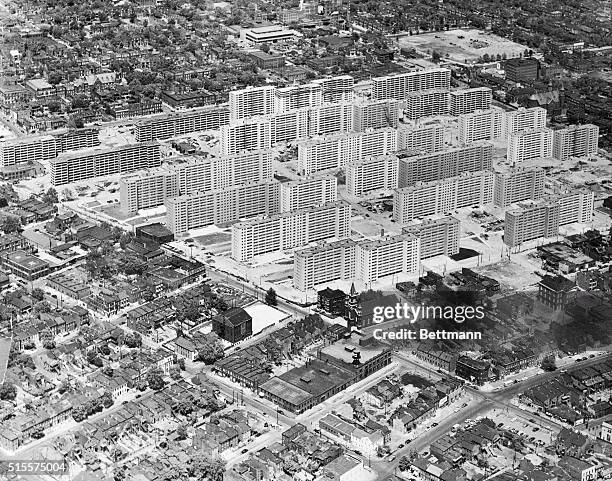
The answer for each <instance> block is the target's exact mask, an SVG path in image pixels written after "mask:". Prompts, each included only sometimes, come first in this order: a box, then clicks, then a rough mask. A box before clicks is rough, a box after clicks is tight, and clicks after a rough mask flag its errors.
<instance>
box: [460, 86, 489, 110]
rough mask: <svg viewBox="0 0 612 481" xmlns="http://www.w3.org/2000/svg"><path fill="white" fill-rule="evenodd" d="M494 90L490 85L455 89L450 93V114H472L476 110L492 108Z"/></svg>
mask: <svg viewBox="0 0 612 481" xmlns="http://www.w3.org/2000/svg"><path fill="white" fill-rule="evenodd" d="M492 100H493V92H492V91H491V89H490V88H488V87H476V88H473V89H463V90H454V91H452V92H451V93H450V114H451V115H455V116H457V115H462V114H471V113H472V112H475V111H476V110H487V109H490V108H491V101H492Z"/></svg>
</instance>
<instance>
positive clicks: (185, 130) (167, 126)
mask: <svg viewBox="0 0 612 481" xmlns="http://www.w3.org/2000/svg"><path fill="white" fill-rule="evenodd" d="M228 123H229V109H228V108H227V107H203V108H198V109H191V110H186V111H182V112H172V113H169V114H160V115H156V116H153V117H150V118H147V119H139V120H138V121H137V122H135V124H134V135H135V137H136V141H137V142H149V141H151V140H163V139H170V138H172V137H177V136H179V135H185V134H191V133H193V132H202V131H207V130H219V129H220V128H221V126H223V125H227V124H228Z"/></svg>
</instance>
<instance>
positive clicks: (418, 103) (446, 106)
mask: <svg viewBox="0 0 612 481" xmlns="http://www.w3.org/2000/svg"><path fill="white" fill-rule="evenodd" d="M449 113H450V92H449V91H448V90H441V89H432V90H423V91H419V92H410V93H407V94H406V96H405V98H404V115H405V116H406V118H408V119H410V120H416V119H420V118H421V117H429V116H432V115H448V114H449Z"/></svg>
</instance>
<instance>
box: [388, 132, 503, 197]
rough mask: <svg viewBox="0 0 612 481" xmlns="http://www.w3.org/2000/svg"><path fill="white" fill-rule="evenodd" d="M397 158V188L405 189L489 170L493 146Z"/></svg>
mask: <svg viewBox="0 0 612 481" xmlns="http://www.w3.org/2000/svg"><path fill="white" fill-rule="evenodd" d="M398 158H399V164H398V187H408V186H410V185H414V184H416V183H417V182H431V181H434V180H441V179H446V178H448V177H454V176H457V175H459V174H461V173H463V172H476V171H480V170H488V169H491V166H492V164H493V146H492V145H491V144H484V143H482V144H473V145H468V146H466V147H457V148H453V149H448V150H443V151H440V152H433V153H429V154H421V155H410V154H409V153H407V154H404V153H399V154H398Z"/></svg>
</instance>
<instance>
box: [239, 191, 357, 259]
mask: <svg viewBox="0 0 612 481" xmlns="http://www.w3.org/2000/svg"><path fill="white" fill-rule="evenodd" d="M350 219H351V206H350V204H348V203H346V202H343V201H338V202H332V203H331V204H325V205H322V206H319V207H309V208H306V209H301V210H296V211H293V212H286V213H283V214H278V215H274V216H271V217H266V218H263V219H254V220H249V221H245V222H240V223H237V224H234V225H233V226H232V257H233V258H234V259H236V260H237V261H239V262H245V261H248V260H249V259H251V258H253V257H254V256H257V255H260V254H265V253H267V252H274V251H279V250H285V249H294V248H296V247H302V246H305V245H307V244H310V243H311V242H317V241H321V240H331V239H344V238H347V237H348V236H349V234H350V232H351V228H350Z"/></svg>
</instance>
